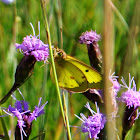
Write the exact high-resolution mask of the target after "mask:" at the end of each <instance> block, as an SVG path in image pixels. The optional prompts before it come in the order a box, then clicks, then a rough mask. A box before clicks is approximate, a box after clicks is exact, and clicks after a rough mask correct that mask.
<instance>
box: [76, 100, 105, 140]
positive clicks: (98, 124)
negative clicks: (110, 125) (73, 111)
mask: <svg viewBox="0 0 140 140" xmlns="http://www.w3.org/2000/svg"><path fill="white" fill-rule="evenodd" d="M95 104H96V109H97V113H96V112H94V111H93V110H92V109H91V107H90V105H89V103H88V102H87V104H86V105H85V107H86V108H87V109H89V111H90V112H91V114H92V115H91V116H88V118H86V117H85V115H84V114H83V113H80V116H81V118H80V117H79V116H77V115H75V116H76V117H77V118H78V119H80V120H81V121H82V125H81V127H80V128H81V131H82V132H83V133H88V137H89V138H90V139H93V138H94V139H95V140H96V139H98V136H97V135H98V134H99V133H100V131H101V130H102V129H103V128H104V125H105V123H106V117H105V115H104V114H102V113H100V111H99V108H98V106H97V103H95Z"/></svg>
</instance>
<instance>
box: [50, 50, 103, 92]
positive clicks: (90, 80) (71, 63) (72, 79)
mask: <svg viewBox="0 0 140 140" xmlns="http://www.w3.org/2000/svg"><path fill="white" fill-rule="evenodd" d="M54 62H55V69H56V74H57V79H58V85H59V87H61V88H64V89H66V90H68V91H71V92H77V93H80V92H85V91H86V90H88V89H90V88H91V89H100V88H101V87H102V76H101V74H100V73H99V72H97V71H96V70H95V69H93V68H91V67H90V66H88V65H87V64H85V63H83V62H81V61H80V60H78V59H76V58H74V57H72V56H69V55H67V54H66V53H65V52H64V51H63V50H61V49H56V52H55V53H54ZM50 75H51V79H52V81H53V82H54V74H53V72H52V68H51V71H50ZM54 83H55V82H54Z"/></svg>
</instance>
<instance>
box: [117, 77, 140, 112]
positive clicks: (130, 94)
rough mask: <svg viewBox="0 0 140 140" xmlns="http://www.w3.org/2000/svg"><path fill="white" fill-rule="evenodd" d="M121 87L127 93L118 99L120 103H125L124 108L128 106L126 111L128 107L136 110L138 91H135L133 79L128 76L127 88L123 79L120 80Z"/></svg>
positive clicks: (139, 95) (139, 101) (138, 102)
mask: <svg viewBox="0 0 140 140" xmlns="http://www.w3.org/2000/svg"><path fill="white" fill-rule="evenodd" d="M121 81H122V83H123V85H122V87H124V88H126V89H127V91H125V92H124V93H122V95H121V97H120V98H119V99H120V101H122V102H124V103H126V106H128V109H129V108H130V107H134V109H136V108H137V107H139V106H140V91H136V84H135V81H134V77H132V79H131V77H130V75H129V87H128V86H127V84H126V83H125V81H124V78H122V79H121Z"/></svg>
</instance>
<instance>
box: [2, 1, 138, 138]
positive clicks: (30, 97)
mask: <svg viewBox="0 0 140 140" xmlns="http://www.w3.org/2000/svg"><path fill="white" fill-rule="evenodd" d="M60 5H61V6H60ZM114 5H115V6H116V9H117V11H116V9H113V13H114V15H113V18H114V21H113V28H114V37H115V38H114V55H113V58H114V66H113V69H114V71H115V72H116V75H119V77H120V79H121V76H124V78H125V79H126V80H127V81H128V73H131V75H132V76H134V77H135V81H136V84H137V90H138V89H139V88H140V78H139V77H140V71H139V69H140V57H139V52H140V35H139V28H140V20H139V17H140V10H139V8H138V7H139V6H140V2H139V1H138V0H122V1H117V0H116V1H115V0H114ZM138 5H139V6H138ZM15 11H16V12H15ZM46 11H47V16H48V21H49V26H50V35H51V42H52V44H53V45H56V44H57V45H58V47H59V48H61V47H62V46H61V43H62V42H61V36H60V28H62V31H63V32H62V34H63V50H64V51H65V52H66V53H67V54H69V55H72V56H74V57H76V58H77V59H79V60H81V61H83V62H85V63H87V64H89V60H88V53H87V50H86V46H85V45H81V44H80V43H79V42H78V41H79V36H80V35H81V33H82V32H85V31H89V30H91V29H92V30H96V32H97V33H98V34H100V35H101V37H102V40H101V41H100V42H99V45H100V49H101V51H102V53H104V52H103V46H104V44H103V39H104V35H105V34H104V18H106V17H105V15H104V3H103V1H99V0H96V1H95V0H88V1H87V0H82V1H76V0H71V1H65V0H62V1H60V0H58V1H57V0H53V1H52V0H51V1H47V5H46ZM118 12H119V13H118ZM38 21H40V25H41V26H40V29H41V30H40V39H41V40H42V41H43V42H44V43H48V40H47V36H46V31H45V24H44V19H43V14H42V8H41V3H40V1H37V0H24V1H21V0H17V1H16V5H14V4H10V5H6V4H4V3H2V2H1V1H0V99H1V98H2V97H3V96H4V95H6V93H7V92H8V91H9V90H10V88H11V87H12V84H13V83H14V74H15V70H16V66H17V65H18V63H19V62H20V60H21V58H22V57H23V56H22V54H20V53H19V52H17V51H16V49H15V46H14V43H15V42H16V43H21V42H22V40H23V37H25V36H26V35H30V34H33V33H32V28H31V26H30V24H29V23H30V22H31V23H32V24H33V26H34V28H35V31H36V35H37V34H38ZM15 22H16V24H15ZM108 30H109V29H108ZM14 33H15V34H14ZM43 64H44V63H43V62H37V63H36V65H35V68H34V74H33V75H32V76H31V78H30V79H29V80H28V81H26V82H25V83H24V84H23V85H22V86H21V87H20V90H21V92H22V93H23V95H24V97H25V100H26V101H28V102H29V103H30V104H29V106H30V109H31V110H33V109H34V106H35V105H37V104H38V98H40V97H41V96H42V97H43V100H42V103H45V101H48V104H47V105H46V106H45V115H43V116H41V117H39V118H38V119H37V121H34V122H33V126H32V133H31V136H30V139H31V138H33V137H35V136H37V135H39V134H41V133H43V132H44V131H45V135H46V138H47V139H48V140H58V139H61V140H63V139H66V135H65V130H64V126H63V120H62V115H61V110H60V105H59V100H58V96H57V93H56V88H55V85H54V84H53V83H52V81H51V78H50V68H51V64H46V65H45V66H43V67H41V66H42V65H43ZM15 94H16V97H17V99H18V100H21V99H22V98H21V96H20V95H19V93H18V91H16V92H15ZM66 96H68V97H67V98H68V99H67V105H68V115H69V123H70V125H72V126H80V124H81V122H80V120H78V119H77V118H76V117H75V116H74V114H77V115H78V116H79V114H80V113H81V112H82V113H84V114H86V115H87V116H88V115H90V114H89V111H88V110H87V109H85V107H84V105H85V104H86V102H87V101H88V99H87V98H86V97H85V96H83V95H82V94H71V95H70V94H69V93H66ZM9 104H13V105H14V100H13V99H12V98H11V97H10V98H9V99H8V101H7V102H6V103H4V104H3V105H2V107H8V106H9ZM90 104H91V106H92V108H94V109H95V105H94V104H93V103H91V102H90ZM3 120H4V121H5V124H6V127H7V130H11V131H12V136H13V135H14V133H13V132H14V128H15V126H16V120H15V119H12V117H10V116H7V117H4V118H3ZM13 120H14V122H12V121H13ZM117 120H118V121H117V122H120V121H121V118H117ZM118 124H119V123H118ZM120 125H121V124H120ZM120 125H117V129H118V133H119V135H120V132H121V127H120ZM139 127H140V122H139V120H136V123H135V128H133V130H132V131H131V132H130V135H131V137H129V136H128V137H127V139H128V140H132V139H137V140H138V139H139V135H140V131H138V130H139ZM2 133H3V129H2V127H1V124H0V134H2ZM76 133H77V129H76V128H74V127H72V128H71V135H72V136H74V137H72V139H75V140H77V139H80V138H81V139H85V138H86V136H85V135H83V134H82V133H81V132H79V133H77V134H76ZM74 134H76V135H74ZM12 139H13V137H12ZM37 139H38V138H37ZM42 139H43V138H42Z"/></svg>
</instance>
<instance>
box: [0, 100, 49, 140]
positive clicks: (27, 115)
mask: <svg viewBox="0 0 140 140" xmlns="http://www.w3.org/2000/svg"><path fill="white" fill-rule="evenodd" d="M47 103H48V102H46V103H45V104H43V105H42V106H41V105H40V104H41V98H40V99H39V105H38V106H37V107H36V106H35V110H34V111H33V113H31V112H30V110H28V102H25V101H16V102H15V108H14V107H12V106H11V105H9V107H8V108H7V110H5V109H3V111H4V112H5V113H7V114H8V115H13V116H16V117H17V119H18V120H17V126H18V127H19V129H20V134H21V139H23V136H22V133H23V134H24V135H25V136H27V135H26V133H25V131H24V129H25V128H26V127H28V126H31V124H32V121H33V120H36V118H37V117H39V116H40V115H42V114H45V110H44V107H45V105H46V104H47ZM0 117H2V116H0ZM23 127H24V128H23Z"/></svg>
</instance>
